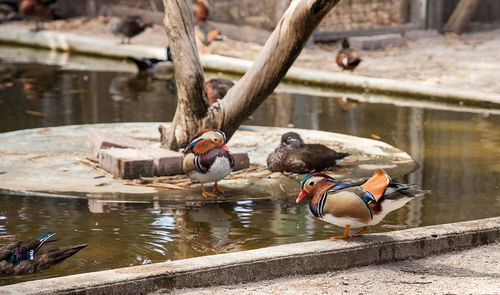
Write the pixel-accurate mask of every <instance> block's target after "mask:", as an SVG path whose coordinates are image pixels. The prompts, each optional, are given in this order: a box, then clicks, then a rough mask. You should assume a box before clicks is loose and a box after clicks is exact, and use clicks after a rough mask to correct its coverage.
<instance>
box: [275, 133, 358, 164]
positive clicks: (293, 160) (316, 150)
mask: <svg viewBox="0 0 500 295" xmlns="http://www.w3.org/2000/svg"><path fill="white" fill-rule="evenodd" d="M348 155H349V154H348V153H338V152H336V151H335V150H332V149H330V148H329V147H327V146H325V145H322V144H306V143H305V142H304V140H303V139H302V137H300V135H299V134H298V133H296V132H287V133H285V134H283V136H282V137H281V142H280V144H279V145H278V147H277V148H276V149H275V150H274V152H272V153H271V154H269V156H268V157H267V167H268V168H269V169H270V170H271V171H281V172H283V171H287V172H295V173H307V172H311V171H321V170H324V169H326V168H329V167H333V166H335V165H336V161H337V160H340V159H342V158H344V157H346V156H348Z"/></svg>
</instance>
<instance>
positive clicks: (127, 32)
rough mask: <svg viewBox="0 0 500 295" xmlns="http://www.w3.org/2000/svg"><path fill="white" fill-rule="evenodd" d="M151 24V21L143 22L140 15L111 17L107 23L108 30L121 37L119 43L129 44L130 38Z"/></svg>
mask: <svg viewBox="0 0 500 295" xmlns="http://www.w3.org/2000/svg"><path fill="white" fill-rule="evenodd" d="M152 26H153V23H145V22H144V21H143V20H142V18H141V17H140V16H137V15H127V16H126V17H124V18H122V19H119V18H115V17H114V18H112V19H111V20H110V21H109V23H108V30H109V31H110V32H111V34H113V35H115V36H118V37H121V38H122V40H121V44H125V41H126V40H128V42H127V43H126V44H130V39H131V38H132V37H135V36H137V35H139V34H140V33H142V32H143V31H144V30H145V29H146V28H150V27H152Z"/></svg>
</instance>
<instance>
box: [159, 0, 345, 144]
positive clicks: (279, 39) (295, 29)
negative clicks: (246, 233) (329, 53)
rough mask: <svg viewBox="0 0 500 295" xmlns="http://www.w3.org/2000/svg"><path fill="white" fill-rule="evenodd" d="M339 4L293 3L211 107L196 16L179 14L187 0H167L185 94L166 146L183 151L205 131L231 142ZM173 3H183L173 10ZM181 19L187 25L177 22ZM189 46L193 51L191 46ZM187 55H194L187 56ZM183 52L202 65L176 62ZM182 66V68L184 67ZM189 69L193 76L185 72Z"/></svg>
mask: <svg viewBox="0 0 500 295" xmlns="http://www.w3.org/2000/svg"><path fill="white" fill-rule="evenodd" d="M338 1H339V0H329V1H321V0H294V1H292V3H291V4H290V6H289V7H288V9H287V10H286V11H285V14H284V15H283V17H282V18H281V20H280V21H279V23H278V25H277V26H276V28H275V29H274V31H273V33H272V34H271V36H270V37H269V39H268V40H267V42H266V44H265V45H264V48H263V49H262V51H261V53H260V54H259V56H258V57H257V59H256V61H255V62H254V64H253V65H252V67H251V68H250V69H249V70H248V72H247V73H246V74H245V75H244V76H243V77H242V78H241V79H240V81H238V83H236V85H235V86H233V87H232V88H231V89H230V90H229V91H228V93H227V94H226V96H225V97H224V99H223V100H221V101H220V102H218V103H215V104H213V105H211V106H210V107H208V108H207V99H206V95H205V93H204V90H203V83H202V82H203V80H202V79H203V74H202V73H201V66H200V65H199V60H198V56H197V55H196V49H195V47H194V44H195V42H194V39H193V33H192V27H193V25H192V16H191V14H189V15H187V14H185V13H188V9H187V8H186V9H177V10H175V11H174V9H173V8H175V7H181V6H187V4H186V3H180V2H184V1H183V0H175V1H174V0H164V3H165V12H166V15H167V18H166V19H165V27H166V29H167V34H168V37H169V39H170V40H171V43H172V44H171V46H172V45H173V47H172V55H173V59H174V64H175V67H176V69H175V77H176V79H177V80H178V81H177V86H178V87H179V86H184V89H181V91H179V106H178V107H177V111H176V114H175V117H174V121H173V122H172V128H171V129H170V130H169V132H168V134H166V136H165V137H166V138H162V143H163V146H164V147H166V148H170V149H177V148H179V147H182V146H184V145H186V144H187V142H188V140H189V139H190V138H191V137H192V136H194V135H195V134H196V133H197V132H198V131H200V130H202V129H205V128H217V129H221V130H223V131H224V132H225V133H226V136H227V137H228V138H230V137H231V136H232V135H233V133H234V132H235V131H236V130H237V129H238V127H239V126H240V125H241V123H242V122H243V121H244V120H245V119H246V118H247V117H248V116H249V115H250V114H252V113H253V112H254V111H255V110H256V109H257V107H258V106H259V105H260V104H261V103H262V102H263V101H264V100H265V99H266V98H267V97H268V95H269V94H271V93H272V92H273V90H274V89H275V88H276V86H277V85H278V83H279V82H280V81H281V79H282V78H283V77H284V76H285V74H286V72H287V71H288V69H289V68H290V67H291V66H292V64H293V62H294V61H295V59H296V58H297V56H298V55H299V54H300V52H301V50H302V48H303V47H304V46H305V44H306V42H307V40H308V39H309V37H310V35H311V34H312V32H313V31H314V29H315V28H316V26H317V25H318V24H319V23H320V21H321V20H322V19H323V17H324V16H325V15H326V14H327V13H328V12H329V11H330V10H331V9H332V8H333V7H334V6H335V4H337V2H338ZM172 2H173V3H178V4H176V5H173V4H172ZM167 6H170V7H168V8H167ZM177 11H178V13H183V14H182V15H181V16H173V17H171V16H172V13H176V12H177ZM179 20H182V21H183V22H184V23H180V24H179V23H177V21H179ZM186 22H189V23H186ZM174 28H177V30H176V32H175V33H172V32H168V31H169V30H172V29H174ZM178 43H181V44H178ZM189 43H191V47H190V46H188V44H189ZM188 50H191V51H192V52H185V51H188ZM179 53H180V54H184V55H187V56H189V57H192V60H191V61H189V62H193V63H197V66H194V65H193V66H189V65H185V63H186V62H187V61H186V60H181V61H180V62H176V61H175V60H176V59H177V60H179V58H180V55H179ZM184 58H185V57H184ZM180 64H182V66H179V65H180ZM178 67H179V68H178ZM187 70H189V72H186V71H187ZM195 70H197V71H198V70H199V71H200V72H195ZM200 79H201V80H200ZM198 83H199V84H198ZM195 84H198V85H195ZM200 85H201V86H200ZM190 87H191V88H190ZM195 89H196V90H195ZM164 131H165V130H164ZM164 133H165V132H164Z"/></svg>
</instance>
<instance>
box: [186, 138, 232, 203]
mask: <svg viewBox="0 0 500 295" xmlns="http://www.w3.org/2000/svg"><path fill="white" fill-rule="evenodd" d="M183 154H184V158H183V162H182V170H183V171H184V173H186V174H187V176H188V177H189V178H191V179H195V180H198V181H200V182H201V194H202V196H203V197H206V196H215V194H216V193H217V192H224V190H222V189H221V188H220V187H219V186H218V185H217V182H218V181H219V180H221V179H223V178H224V177H226V176H228V175H229V174H230V173H231V172H232V171H233V167H234V158H233V155H231V152H230V151H229V149H228V148H227V146H226V135H225V134H224V132H222V131H221V130H217V129H205V130H203V131H201V132H199V133H198V134H197V135H196V136H195V137H194V138H193V139H192V140H191V141H190V142H189V144H188V146H187V147H186V148H185V149H184V151H183ZM207 182H215V185H214V188H213V191H212V192H207V191H206V190H205V187H204V186H203V184H204V183H207Z"/></svg>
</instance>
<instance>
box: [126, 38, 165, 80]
mask: <svg viewBox="0 0 500 295" xmlns="http://www.w3.org/2000/svg"><path fill="white" fill-rule="evenodd" d="M166 52H167V59H166V60H162V59H157V58H142V59H137V58H134V57H130V56H129V57H127V59H128V60H130V61H132V62H133V63H135V65H136V66H137V69H138V70H139V74H145V75H148V76H150V77H152V78H155V79H160V80H169V79H172V78H173V77H174V64H173V63H172V54H171V52H170V46H167V49H166Z"/></svg>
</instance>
